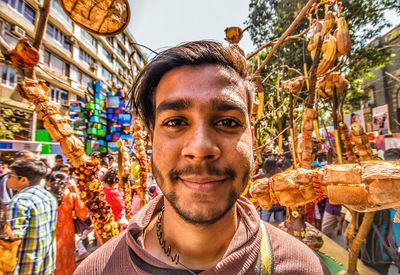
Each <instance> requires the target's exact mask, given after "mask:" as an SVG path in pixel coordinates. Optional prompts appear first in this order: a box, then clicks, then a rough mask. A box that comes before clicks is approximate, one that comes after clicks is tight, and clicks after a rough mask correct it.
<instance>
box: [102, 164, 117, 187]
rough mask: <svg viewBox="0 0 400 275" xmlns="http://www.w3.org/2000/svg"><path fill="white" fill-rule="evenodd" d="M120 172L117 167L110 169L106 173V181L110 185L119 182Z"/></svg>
mask: <svg viewBox="0 0 400 275" xmlns="http://www.w3.org/2000/svg"><path fill="white" fill-rule="evenodd" d="M118 180H119V179H118V172H117V169H116V168H110V169H108V171H107V173H106V174H105V175H104V182H105V183H107V184H108V185H111V186H113V185H114V184H115V183H118Z"/></svg>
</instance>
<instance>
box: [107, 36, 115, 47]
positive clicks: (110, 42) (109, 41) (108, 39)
mask: <svg viewBox="0 0 400 275" xmlns="http://www.w3.org/2000/svg"><path fill="white" fill-rule="evenodd" d="M107 42H108V43H109V44H110V45H111V46H112V47H114V38H113V37H107Z"/></svg>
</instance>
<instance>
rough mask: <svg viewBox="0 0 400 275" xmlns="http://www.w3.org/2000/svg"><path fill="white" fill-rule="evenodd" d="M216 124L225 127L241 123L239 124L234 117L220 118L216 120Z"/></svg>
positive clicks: (239, 125) (234, 126) (232, 126)
mask: <svg viewBox="0 0 400 275" xmlns="http://www.w3.org/2000/svg"><path fill="white" fill-rule="evenodd" d="M216 125H217V126H221V127H226V128H237V127H241V126H242V124H240V123H239V122H238V121H236V120H234V119H222V120H220V121H218V122H217V123H216Z"/></svg>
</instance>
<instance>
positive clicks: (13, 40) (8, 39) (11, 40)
mask: <svg viewBox="0 0 400 275" xmlns="http://www.w3.org/2000/svg"><path fill="white" fill-rule="evenodd" d="M8 31H11V29H9V30H8ZM3 38H4V40H5V41H6V42H7V44H8V45H9V46H10V47H11V49H13V48H15V45H17V42H18V39H17V38H15V36H13V35H10V34H9V33H8V32H5V33H4V34H3Z"/></svg>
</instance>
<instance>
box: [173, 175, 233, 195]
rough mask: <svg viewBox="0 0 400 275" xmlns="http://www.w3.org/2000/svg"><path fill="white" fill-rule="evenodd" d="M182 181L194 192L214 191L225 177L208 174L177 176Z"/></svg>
mask: <svg viewBox="0 0 400 275" xmlns="http://www.w3.org/2000/svg"><path fill="white" fill-rule="evenodd" d="M179 179H180V180H181V181H182V183H183V184H184V185H185V186H186V187H187V188H189V189H191V190H193V191H195V192H205V193H207V192H215V191H217V189H218V188H219V187H220V186H221V185H222V184H223V183H224V182H226V180H227V178H221V177H210V176H185V177H180V178H179Z"/></svg>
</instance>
